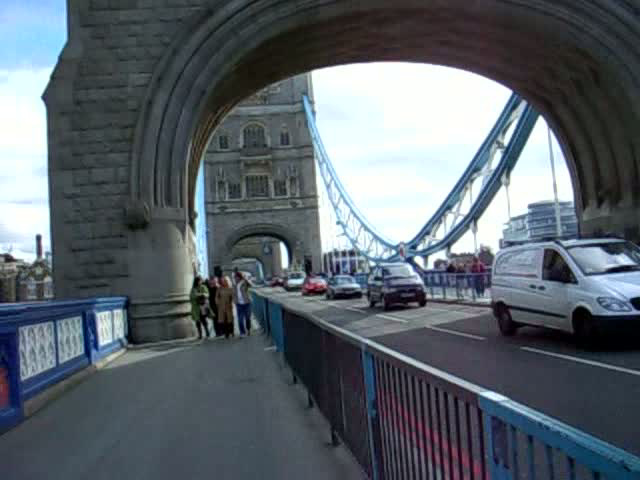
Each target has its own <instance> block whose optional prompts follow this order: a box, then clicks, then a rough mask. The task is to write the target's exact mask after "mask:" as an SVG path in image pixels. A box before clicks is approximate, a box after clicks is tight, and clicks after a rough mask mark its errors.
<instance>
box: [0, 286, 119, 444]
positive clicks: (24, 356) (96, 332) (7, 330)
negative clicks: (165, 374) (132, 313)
mask: <svg viewBox="0 0 640 480" xmlns="http://www.w3.org/2000/svg"><path fill="white" fill-rule="evenodd" d="M126 307H127V299H126V298H124V297H114V298H97V299H87V300H74V301H56V302H42V303H25V304H12V305H4V306H0V433H1V432H3V431H5V430H8V429H9V428H11V427H13V426H14V425H16V424H17V423H19V422H20V421H21V420H22V419H23V418H24V404H25V402H26V401H28V400H30V399H32V398H33V397H34V396H36V395H37V394H39V393H41V392H43V391H44V390H46V389H47V388H49V387H51V386H53V385H55V384H57V383H59V382H61V381H63V380H64V379H65V378H67V377H69V376H70V375H72V374H74V373H76V372H78V371H80V370H82V369H84V368H85V367H87V366H89V365H91V364H95V363H96V362H98V361H100V360H102V359H104V358H105V357H106V356H108V355H110V354H112V353H114V352H116V351H118V350H120V349H122V348H124V347H126V345H127V339H126V338H127V334H128V323H127V310H126Z"/></svg>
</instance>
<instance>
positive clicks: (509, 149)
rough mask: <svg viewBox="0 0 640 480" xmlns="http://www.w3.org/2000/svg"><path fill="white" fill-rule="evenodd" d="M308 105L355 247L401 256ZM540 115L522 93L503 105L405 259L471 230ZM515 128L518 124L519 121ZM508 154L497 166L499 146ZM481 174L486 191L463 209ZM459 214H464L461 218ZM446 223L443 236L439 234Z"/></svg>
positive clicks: (327, 177)
mask: <svg viewBox="0 0 640 480" xmlns="http://www.w3.org/2000/svg"><path fill="white" fill-rule="evenodd" d="M304 108H305V113H306V116H307V122H308V124H309V129H310V132H311V137H312V140H313V143H314V147H315V151H316V160H317V162H318V166H319V171H320V174H321V177H322V180H323V182H324V185H325V188H326V190H327V195H328V197H329V200H330V202H331V205H332V207H333V209H334V211H335V213H336V218H337V219H338V220H337V224H338V225H340V227H341V228H342V231H343V233H344V235H345V237H347V239H348V240H349V242H350V243H351V244H352V245H353V247H354V248H355V249H356V250H358V251H359V252H360V253H361V254H362V255H363V256H364V257H366V258H367V259H368V260H370V261H373V262H376V263H377V262H381V261H386V260H399V259H401V255H400V252H399V250H400V245H401V244H397V245H395V244H393V243H392V242H390V241H389V240H387V239H386V238H384V237H383V236H382V235H381V234H380V233H378V232H377V231H376V230H375V228H374V227H373V226H372V225H371V224H370V223H369V222H368V221H367V220H366V218H365V217H364V215H363V214H362V213H361V212H360V211H359V210H358V208H357V207H356V206H355V203H354V202H353V200H352V199H351V197H350V196H349V195H348V193H347V191H346V189H345V188H344V186H343V185H342V182H341V181H340V179H339V177H338V175H337V173H336V171H335V169H334V168H333V164H332V163H331V160H330V158H329V155H328V154H327V151H326V149H325V148H324V144H323V142H322V138H321V136H320V133H319V131H318V127H317V125H316V123H315V113H314V112H313V109H312V106H311V103H310V102H309V99H308V98H307V97H304ZM537 118H538V113H537V112H535V111H534V110H533V109H532V107H531V106H529V105H527V103H526V102H525V101H524V100H523V99H521V98H520V97H518V96H517V95H515V94H514V95H512V96H511V98H509V100H508V102H507V104H506V106H505V108H504V109H503V111H502V113H501V114H500V117H499V118H498V121H497V122H496V124H495V125H494V127H493V128H492V129H491V131H490V132H489V135H488V136H487V138H486V139H485V141H484V142H483V144H482V145H481V146H480V149H479V150H478V152H477V153H476V155H475V156H474V158H473V159H472V161H471V163H470V164H469V166H468V167H467V169H466V170H465V171H464V173H463V174H462V176H461V177H460V179H459V180H458V181H457V182H456V184H455V186H454V188H453V189H452V191H451V192H450V193H449V195H448V196H447V198H446V199H445V201H444V202H443V203H442V205H440V207H439V208H438V210H436V213H435V214H434V215H433V216H432V217H431V218H430V219H429V220H428V221H427V223H426V224H425V225H424V227H423V228H422V229H421V230H420V232H419V233H418V234H417V235H416V236H415V237H414V238H413V239H411V240H410V241H409V242H407V244H406V246H405V255H404V256H405V257H408V258H411V257H414V256H424V255H430V254H432V253H435V252H437V251H441V250H444V249H446V248H448V247H450V246H451V245H453V244H454V243H455V242H457V241H458V240H459V239H460V237H462V236H463V235H464V234H465V233H466V232H467V231H468V230H469V228H471V225H472V224H473V223H474V222H477V220H478V219H479V218H480V216H481V215H482V213H484V211H485V210H486V209H487V207H488V206H489V204H490V203H491V201H492V200H493V198H494V197H495V195H496V194H497V192H498V191H499V189H500V186H501V184H502V178H503V177H504V176H508V175H509V174H510V173H511V170H513V167H514V166H515V164H516V162H517V161H518V158H519V157H520V154H521V153H522V150H523V149H524V146H525V145H526V143H527V140H528V139H529V136H530V135H531V132H532V131H533V128H534V126H535V123H536V121H537ZM514 124H515V125H516V126H515V128H512V127H513V125H514ZM511 131H513V133H512V134H511V137H510V138H509V141H508V143H507V144H506V145H505V142H506V139H507V137H508V136H509V133H510V132H511ZM501 149H504V152H503V154H502V156H501V158H500V161H499V162H498V165H497V166H496V167H495V168H493V166H492V162H493V160H494V157H495V156H496V154H497V153H498V151H499V150H501ZM477 178H483V182H482V187H481V189H480V192H479V194H478V196H477V197H476V199H475V200H473V203H472V205H471V207H470V208H469V211H468V212H467V213H465V214H461V213H460V209H461V206H462V202H463V201H464V198H465V196H466V194H467V192H469V191H470V190H471V189H472V187H473V182H474V181H475V180H476V179H477ZM455 208H457V211H456V212H455V214H454V218H453V220H452V225H450V228H448V229H447V228H446V227H447V226H446V219H447V216H448V215H449V214H451V213H453V212H452V210H453V209H455ZM459 217H462V219H461V220H459ZM443 226H444V227H445V228H444V230H445V232H444V234H443V236H442V237H441V238H436V237H435V234H436V233H437V231H439V229H441V228H442V227H443Z"/></svg>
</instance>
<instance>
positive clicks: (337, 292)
mask: <svg viewBox="0 0 640 480" xmlns="http://www.w3.org/2000/svg"><path fill="white" fill-rule="evenodd" d="M339 297H342V298H348V297H355V298H362V288H360V285H359V284H358V283H357V282H356V281H355V279H354V278H353V277H352V276H350V275H336V276H334V277H331V278H330V279H329V282H328V284H327V298H328V299H333V298H339Z"/></svg>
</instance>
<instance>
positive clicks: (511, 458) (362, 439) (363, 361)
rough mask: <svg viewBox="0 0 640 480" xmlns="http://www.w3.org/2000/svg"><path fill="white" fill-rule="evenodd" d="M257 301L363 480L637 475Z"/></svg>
mask: <svg viewBox="0 0 640 480" xmlns="http://www.w3.org/2000/svg"><path fill="white" fill-rule="evenodd" d="M254 298H255V299H256V300H257V301H258V302H263V303H260V305H264V304H266V307H265V308H263V309H262V312H268V316H269V319H268V322H269V323H270V325H271V334H272V336H274V340H275V341H276V344H277V345H278V350H279V351H281V352H282V353H283V354H284V357H285V359H286V361H287V363H288V364H289V366H290V368H291V369H292V371H293V374H294V378H300V379H301V381H302V383H303V384H304V385H305V386H306V388H307V390H308V392H309V396H310V405H313V404H316V405H317V406H318V408H319V409H320V411H321V412H322V413H323V415H324V416H325V417H326V418H327V420H328V421H329V423H330V426H331V437H332V440H333V442H334V443H337V442H338V441H339V440H342V441H343V442H345V444H346V445H347V447H348V448H349V449H350V450H351V452H352V453H353V455H354V457H355V458H356V459H357V461H358V462H359V463H360V465H361V466H362V468H363V470H364V471H365V473H366V474H367V476H368V477H369V478H372V479H375V480H379V479H392V478H393V479H395V478H411V479H418V478H420V479H422V478H424V479H431V478H433V479H451V480H454V479H455V480H458V479H459V480H464V479H477V480H485V479H489V478H490V479H493V480H519V479H523V478H526V479H529V480H535V479H562V480H564V479H567V480H575V479H590V480H604V479H608V480H613V479H621V480H631V479H634V480H639V479H640V458H637V457H635V456H633V455H631V454H629V453H627V452H625V451H623V450H621V449H619V448H616V447H614V446H612V445H609V444H607V443H605V442H602V441H600V440H599V439H596V438H594V437H592V436H590V435H587V434H585V433H583V432H581V431H578V430H576V429H574V428H571V427H569V426H567V425H565V424H563V423H561V422H559V421H557V420H554V419H552V418H550V417H548V416H546V415H543V414H541V413H539V412H536V411H534V410H532V409H530V408H527V407H525V406H523V405H520V404H518V403H516V402H513V401H511V400H509V399H508V398H506V397H504V396H502V395H499V394H497V393H495V392H491V391H488V390H486V389H483V388H481V387H478V386H476V385H473V384H471V383H469V382H466V381H464V380H462V379H459V378H457V377H454V376H453V375H449V374H447V373H445V372H442V371H440V370H437V369H434V368H431V367H429V366H427V365H424V364H422V363H420V362H418V361H416V360H414V359H412V358H409V357H406V356H404V355H402V354H399V353H398V352H395V351H392V350H390V349H388V348H386V347H384V346H382V345H379V344H377V343H375V342H372V341H370V340H368V339H364V338H361V337H358V336H357V335H354V334H353V333H351V332H347V331H345V330H342V329H340V328H338V327H336V326H334V325H332V324H330V323H328V322H325V321H323V320H321V319H319V318H316V317H314V316H313V315H311V314H309V313H302V312H295V311H292V310H290V309H289V308H284V307H283V306H282V305H280V304H279V303H277V302H274V301H272V300H271V299H269V298H266V297H262V296H260V295H256V294H255V292H254ZM258 309H259V307H258ZM274 325H279V326H278V327H275V328H274ZM280 328H281V331H280V330H279V329H280ZM276 331H277V332H278V333H276ZM276 335H278V336H279V335H282V337H280V339H277V340H276V338H275V337H276Z"/></svg>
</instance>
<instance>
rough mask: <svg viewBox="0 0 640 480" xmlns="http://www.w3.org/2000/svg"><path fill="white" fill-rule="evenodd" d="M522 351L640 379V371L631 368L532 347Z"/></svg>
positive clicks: (524, 348)
mask: <svg viewBox="0 0 640 480" xmlns="http://www.w3.org/2000/svg"><path fill="white" fill-rule="evenodd" d="M520 349H521V350H525V351H527V352H532V353H538V354H540V355H547V356H549V357H555V358H561V359H563V360H569V361H571V362H576V363H583V364H585V365H590V366H592V367H600V368H606V369H607V370H615V371H616V372H622V373H628V374H629V375H635V376H637V377H640V370H632V369H630V368H624V367H618V366H616V365H610V364H608V363H601V362H596V361H594V360H587V359H585V358H579V357H572V356H570V355H563V354H561V353H555V352H549V351H547V350H539V349H537V348H531V347H520Z"/></svg>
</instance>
